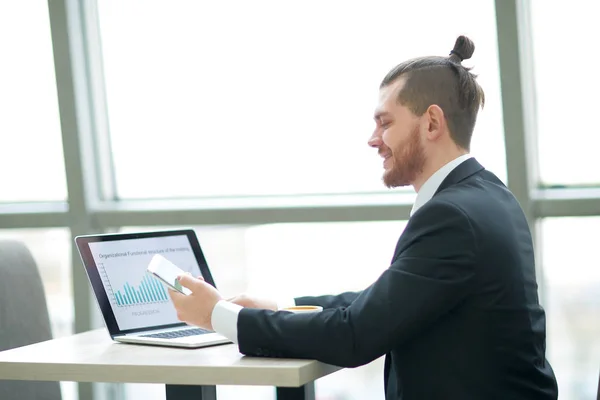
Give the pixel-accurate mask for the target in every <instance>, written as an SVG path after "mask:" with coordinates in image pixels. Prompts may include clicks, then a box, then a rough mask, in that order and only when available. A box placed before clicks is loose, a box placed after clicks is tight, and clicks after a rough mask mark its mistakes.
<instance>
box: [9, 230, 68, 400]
mask: <svg viewBox="0 0 600 400" xmlns="http://www.w3.org/2000/svg"><path fill="white" fill-rule="evenodd" d="M49 339H52V332H51V330H50V317H49V315H48V308H47V306H46V297H45V294H44V287H43V285H42V279H41V277H40V273H39V271H38V268H37V265H36V264H35V261H34V259H33V257H32V255H31V253H30V252H29V249H27V247H25V245H24V244H23V243H20V242H16V241H0V351H4V350H8V349H12V348H15V347H21V346H26V345H28V344H33V343H37V342H42V341H45V340H49ZM61 397H62V396H61V392H60V385H59V383H58V382H32V381H8V380H0V399H2V400H25V399H36V400H60V399H61Z"/></svg>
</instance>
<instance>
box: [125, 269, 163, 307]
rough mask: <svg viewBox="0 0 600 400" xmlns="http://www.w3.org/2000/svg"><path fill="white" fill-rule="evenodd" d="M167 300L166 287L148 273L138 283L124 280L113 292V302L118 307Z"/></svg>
mask: <svg viewBox="0 0 600 400" xmlns="http://www.w3.org/2000/svg"><path fill="white" fill-rule="evenodd" d="M167 301H169V296H168V295H167V291H166V289H165V288H164V287H163V285H162V284H161V283H160V282H159V281H158V280H157V279H156V278H153V277H150V276H148V275H146V276H144V278H143V279H142V281H141V282H140V283H139V285H137V286H134V285H131V284H130V283H129V282H125V284H124V285H123V287H122V288H121V289H119V290H117V291H116V292H115V302H116V303H117V306H119V307H123V306H132V305H141V304H149V303H165V302H167Z"/></svg>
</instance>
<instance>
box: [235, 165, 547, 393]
mask: <svg viewBox="0 0 600 400" xmlns="http://www.w3.org/2000/svg"><path fill="white" fill-rule="evenodd" d="M350 251H351V250H350ZM296 301H297V304H316V305H321V306H323V308H324V311H323V312H321V313H316V314H292V313H288V312H272V311H267V310H256V309H243V310H242V311H241V312H240V314H239V318H238V340H239V348H240V351H241V352H242V353H244V354H247V355H253V356H268V357H297V358H311V359H317V360H320V361H323V362H325V363H329V364H334V365H339V366H344V367H356V366H359V365H363V364H366V363H368V362H370V361H373V360H375V359H376V358H378V357H380V356H382V355H384V354H386V355H387V356H386V362H385V377H384V378H385V389H386V399H389V400H391V399H394V400H396V399H402V400H417V399H418V400H420V399H427V400H433V399H444V400H446V399H503V400H504V399H510V400H521V399H523V400H525V399H527V400H537V399H540V400H541V399H544V400H545V399H556V398H557V396H558V394H557V391H558V390H557V385H556V380H555V377H554V373H553V371H552V368H551V367H550V364H549V363H548V361H546V358H545V347H546V346H545V342H546V334H545V329H546V327H545V325H546V322H545V316H544V310H543V309H542V308H541V307H540V305H539V303H538V295H537V284H536V278H535V261H534V252H533V245H532V240H531V234H530V230H529V227H528V225H527V221H526V219H525V216H524V214H523V212H522V210H521V208H520V206H519V204H518V202H517V201H516V199H515V198H514V196H513V195H512V194H511V193H510V191H509V190H508V189H507V188H506V187H505V186H504V185H503V184H502V182H501V181H500V180H499V179H498V178H496V176H494V175H493V174H492V173H490V172H488V171H486V170H485V169H484V168H483V167H482V166H481V165H480V164H479V163H478V162H477V161H476V160H475V159H473V158H471V159H469V160H467V161H465V162H463V163H462V164H460V165H459V166H458V167H457V168H455V169H454V170H453V171H452V172H451V173H450V174H449V175H448V177H447V178H446V179H445V180H444V181H443V182H442V184H441V186H440V187H439V189H438V191H437V193H436V194H435V195H434V196H433V198H432V199H431V200H430V201H429V202H427V203H426V204H425V205H424V206H423V207H422V208H420V209H419V210H418V211H417V212H415V213H414V214H413V215H412V217H411V218H410V219H409V221H408V224H407V225H406V228H405V230H404V232H403V233H402V235H401V236H400V239H399V240H398V244H397V246H396V249H395V251H394V256H393V259H392V262H391V265H390V267H389V268H388V269H387V270H386V271H385V272H383V274H382V275H381V276H380V277H379V278H378V279H377V281H376V282H375V283H373V284H372V285H371V286H369V287H368V288H366V289H365V290H363V291H362V292H358V293H344V294H341V295H338V296H322V297H301V298H298V299H296Z"/></svg>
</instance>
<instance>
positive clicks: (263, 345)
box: [238, 201, 477, 367]
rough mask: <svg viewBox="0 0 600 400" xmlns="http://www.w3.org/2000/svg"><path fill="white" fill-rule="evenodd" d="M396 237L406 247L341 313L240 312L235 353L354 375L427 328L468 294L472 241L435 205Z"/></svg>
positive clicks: (458, 219)
mask: <svg viewBox="0 0 600 400" xmlns="http://www.w3.org/2000/svg"><path fill="white" fill-rule="evenodd" d="M431 203H433V201H432V202H431ZM403 235H406V238H407V240H408V242H407V244H404V245H403V246H402V248H401V249H400V250H399V251H400V252H399V254H396V255H395V257H394V260H393V262H392V265H391V266H390V267H389V268H388V269H387V270H386V271H385V272H384V273H383V274H382V275H381V276H380V277H379V278H378V279H377V281H376V282H375V283H374V284H373V285H372V286H370V287H369V288H367V289H365V290H364V291H363V292H361V293H360V294H358V295H357V297H356V299H354V301H353V302H351V304H350V305H348V306H347V307H345V306H342V307H337V308H329V309H326V310H323V311H322V312H320V313H314V314H292V313H289V312H285V311H279V312H274V311H268V310H257V309H243V310H242V311H241V312H240V314H239V318H238V340H239V348H240V352H242V353H243V354H247V355H253V356H268V357H293V358H310V359H316V360H319V361H322V362H325V363H328V364H333V365H338V366H342V367H356V366H360V365H363V364H366V363H369V362H371V361H373V360H375V359H376V358H378V357H380V356H382V355H383V354H385V353H387V352H389V351H390V350H391V349H392V348H393V347H395V346H397V345H399V344H401V343H402V342H404V341H406V340H408V339H410V338H411V337H413V336H414V335H416V334H418V333H419V332H421V331H422V330H423V329H425V328H426V327H428V326H430V325H431V324H432V323H433V322H435V321H436V319H438V318H440V317H441V316H442V315H444V314H445V313H447V312H449V311H450V310H452V309H453V308H454V307H456V306H457V304H458V303H459V302H461V300H463V299H464V298H465V297H467V296H468V295H469V293H470V292H471V290H472V288H473V281H474V272H475V271H474V268H475V255H476V252H477V242H476V238H475V235H474V233H473V229H472V227H471V224H470V222H469V220H468V218H467V216H466V215H465V214H464V213H463V212H462V211H461V210H460V209H458V208H457V207H455V206H453V205H451V204H446V203H439V202H438V203H435V204H431V205H430V206H429V207H428V209H427V212H426V213H424V212H421V213H418V214H416V215H415V216H414V217H413V219H411V221H410V222H409V224H408V225H407V228H406V230H405V232H404V234H403ZM323 304H336V302H333V301H332V302H331V303H328V302H324V303H323Z"/></svg>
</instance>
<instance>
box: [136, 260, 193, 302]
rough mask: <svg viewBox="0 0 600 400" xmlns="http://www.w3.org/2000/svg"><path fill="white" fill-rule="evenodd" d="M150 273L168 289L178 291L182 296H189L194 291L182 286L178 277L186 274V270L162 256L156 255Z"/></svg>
mask: <svg viewBox="0 0 600 400" xmlns="http://www.w3.org/2000/svg"><path fill="white" fill-rule="evenodd" d="M147 270H148V272H149V273H150V274H152V275H153V276H154V277H156V278H158V280H160V281H161V282H162V283H163V284H164V285H166V286H167V287H168V288H170V289H173V290H176V291H178V292H179V293H181V294H185V295H189V294H191V293H192V291H191V290H190V289H188V288H186V287H183V286H181V283H179V280H178V279H177V277H178V276H180V275H183V274H186V273H187V272H185V271H184V270H182V269H181V268H179V267H178V266H176V265H175V264H173V263H172V262H171V261H169V260H167V259H166V258H164V257H163V256H161V255H160V254H155V255H154V256H153V257H152V260H151V261H150V264H148V268H147Z"/></svg>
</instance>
